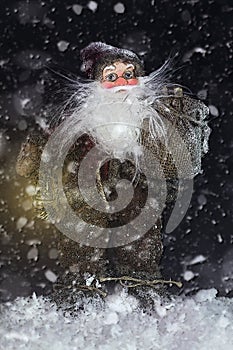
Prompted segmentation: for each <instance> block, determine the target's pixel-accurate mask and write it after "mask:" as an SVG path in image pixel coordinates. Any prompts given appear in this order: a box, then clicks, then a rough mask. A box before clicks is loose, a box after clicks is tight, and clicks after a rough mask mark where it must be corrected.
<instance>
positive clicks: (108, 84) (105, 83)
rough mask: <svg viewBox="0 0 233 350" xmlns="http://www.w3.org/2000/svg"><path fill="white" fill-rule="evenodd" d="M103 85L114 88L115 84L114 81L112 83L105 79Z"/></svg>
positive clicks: (106, 87)
mask: <svg viewBox="0 0 233 350" xmlns="http://www.w3.org/2000/svg"><path fill="white" fill-rule="evenodd" d="M101 85H102V87H103V88H105V89H111V88H113V87H114V86H115V85H114V82H112V83H111V82H109V81H104V82H103V83H102V84H101Z"/></svg>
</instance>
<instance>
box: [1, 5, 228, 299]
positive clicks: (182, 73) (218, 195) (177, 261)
mask: <svg viewBox="0 0 233 350" xmlns="http://www.w3.org/2000/svg"><path fill="white" fill-rule="evenodd" d="M122 4H123V5H122ZM74 5H75V6H74ZM116 5H117V6H116ZM119 12H121V13H119ZM232 18H233V4H232V2H231V1H230V0H229V1H227V0H216V1H210V0H207V1H198V0H187V1H166V0H160V1H157V0H155V1H153V0H151V1H145V0H132V1H126V0H122V1H121V2H120V5H119V2H118V1H117V0H116V1H109V0H108V1H103V0H98V1H96V2H93V1H91V2H89V1H86V0H77V2H76V1H75V0H73V1H65V0H62V1H58V0H57V1H55V0H50V1H46V2H45V1H39V0H29V1H12V0H1V3H0V34H1V37H0V123H1V127H0V178H1V180H0V181H1V193H0V197H1V198H0V201H1V202H0V203H1V209H0V220H1V221H0V223H1V226H0V254H1V255H0V300H3V301H5V300H9V299H12V298H15V297H16V296H23V295H29V294H31V292H32V291H36V292H37V293H38V294H47V293H49V292H50V291H51V288H52V282H53V281H55V278H56V276H57V274H58V273H59V271H60V267H59V264H58V262H57V259H56V256H57V251H56V237H57V235H58V233H57V232H56V230H55V229H54V227H53V226H52V225H49V224H46V223H45V222H42V221H41V220H38V219H36V220H34V218H33V210H32V209H31V205H32V197H31V196H29V194H28V193H29V192H30V188H28V187H27V186H28V183H27V182H26V181H25V180H24V179H21V178H20V177H19V176H17V175H16V173H15V168H14V167H15V161H16V157H17V153H18V152H19V149H20V144H21V142H22V141H23V140H24V139H25V137H26V135H27V134H28V133H30V132H31V131H32V130H34V129H38V128H39V125H41V123H45V122H46V120H47V118H49V115H48V114H49V113H48V112H47V111H48V109H47V108H45V106H47V105H52V110H53V113H54V112H56V108H57V109H58V105H59V103H61V102H62V100H64V99H66V98H67V96H68V90H69V88H68V87H67V81H66V80H65V79H62V78H61V77H60V76H58V75H57V74H55V73H53V72H52V71H51V69H48V67H47V66H49V67H52V68H53V69H54V70H55V71H56V72H59V74H64V75H66V76H70V77H71V76H72V77H75V76H80V75H82V73H81V71H80V64H81V63H80V59H79V51H80V50H81V49H82V48H83V47H85V46H86V45H88V44H89V43H90V42H91V41H96V40H100V41H104V42H107V43H109V44H112V45H114V46H120V47H125V48H128V49H131V50H134V51H135V52H137V53H138V54H139V55H140V56H141V57H142V58H143V60H144V61H145V65H146V72H147V73H150V72H151V71H153V70H155V69H157V68H159V67H160V65H161V64H163V63H164V61H165V60H166V59H167V57H168V56H169V54H170V53H171V51H173V50H175V51H178V52H179V58H178V61H177V64H176V66H177V67H179V68H180V69H178V70H176V71H175V72H174V76H173V81H174V82H177V83H180V84H182V85H184V86H187V87H189V88H190V90H191V91H192V92H193V93H194V94H197V95H198V97H199V98H201V99H203V100H204V101H205V103H206V104H207V105H208V106H210V111H211V114H210V126H211V128H212V134H211V137H210V151H209V153H208V154H207V155H206V157H205V159H204V160H203V170H204V172H203V174H201V175H199V176H198V177H196V179H195V191H194V193H193V198H192V203H191V205H190V208H189V211H188V212H187V214H186V217H185V219H184V220H183V222H182V223H181V224H180V225H179V227H178V228H177V229H176V230H175V231H174V232H172V233H171V234H169V235H164V245H165V251H164V257H163V260H162V267H163V274H164V277H165V278H172V279H176V280H183V277H185V280H186V281H185V280H184V289H183V290H184V291H185V293H186V294H188V293H193V292H195V291H196V290H198V289H200V288H211V287H215V288H217V289H218V291H219V295H227V296H232V295H233V292H232V290H233V245H232V243H233V216H232V213H233V181H232V171H233V137H232V132H233V119H232V108H231V107H232V106H231V102H232V85H233V79H232V78H233V77H232V52H233V43H232V28H231V23H232ZM22 226H23V227H22ZM196 257H198V259H197V261H199V262H197V263H195V261H193V259H194V258H196ZM187 271H191V272H188V273H187ZM189 278H191V280H190V281H187V279H189ZM173 292H174V293H178V292H177V289H174V290H173Z"/></svg>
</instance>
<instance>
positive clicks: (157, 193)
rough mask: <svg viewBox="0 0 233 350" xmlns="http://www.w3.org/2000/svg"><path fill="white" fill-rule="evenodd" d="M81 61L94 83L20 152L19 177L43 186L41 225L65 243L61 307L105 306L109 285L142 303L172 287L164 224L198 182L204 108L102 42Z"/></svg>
mask: <svg viewBox="0 0 233 350" xmlns="http://www.w3.org/2000/svg"><path fill="white" fill-rule="evenodd" d="M81 58H82V61H83V65H82V69H83V71H84V72H85V73H86V74H87V76H88V78H89V79H88V80H87V81H81V80H77V82H76V83H75V93H74V95H73V96H72V98H71V99H70V100H69V103H67V105H68V108H65V109H64V112H63V114H62V115H61V116H58V118H57V120H56V123H55V124H54V125H51V127H50V129H49V130H46V131H45V134H44V135H36V136H30V137H29V138H28V140H27V142H26V143H24V144H23V146H22V149H21V152H20V154H19V156H18V161H17V172H18V174H20V175H22V176H26V177H30V178H31V179H33V181H34V182H35V183H36V184H37V185H38V184H39V186H40V190H41V194H40V195H41V203H42V216H43V215H44V216H45V217H47V218H48V219H50V220H53V222H54V223H55V225H56V226H57V227H58V228H59V230H60V231H61V232H62V233H63V235H62V234H61V240H60V245H59V246H60V261H61V263H62V265H63V266H64V267H65V268H66V273H65V275H64V276H61V278H60V284H59V286H57V290H56V292H55V294H54V298H55V300H56V301H58V302H62V301H66V302H67V301H69V302H71V303H76V302H78V300H80V299H81V298H82V296H83V295H93V296H94V295H100V296H105V295H106V294H107V293H108V292H109V282H111V283H113V284H114V285H115V284H116V285H119V284H120V285H121V286H122V288H127V290H128V291H129V293H132V294H134V295H136V296H138V297H139V298H140V300H142V301H143V302H144V301H147V300H151V299H150V298H149V297H148V296H149V294H150V292H151V291H152V290H153V291H156V292H157V293H159V294H163V292H164V288H163V287H164V285H165V284H166V283H168V282H169V281H164V280H163V279H162V276H161V273H160V269H159V263H160V259H161V255H162V251H163V248H162V236H161V229H162V224H161V215H162V212H163V209H164V208H165V207H166V206H167V205H168V204H169V203H173V207H175V203H176V201H177V200H180V201H181V202H182V198H183V197H182V186H183V185H184V181H185V180H189V181H191V182H192V179H193V177H194V176H195V175H197V174H198V173H200V172H201V158H202V156H203V154H204V153H206V152H207V150H208V137H209V127H208V126H207V122H206V120H205V118H206V116H207V115H208V108H207V107H206V106H205V105H204V104H203V103H202V102H201V101H198V100H196V99H194V98H193V97H190V96H189V95H188V94H185V93H184V91H183V89H182V88H181V87H179V86H178V85H174V84H171V83H168V82H167V79H166V76H167V69H168V67H169V63H165V65H164V66H162V67H161V68H160V69H159V70H157V71H155V72H153V73H151V74H150V75H148V76H146V75H145V74H144V67H143V63H142V61H141V60H140V59H139V57H138V56H137V55H136V54H135V53H133V52H131V51H129V50H125V49H120V48H116V47H113V46H110V45H106V44H104V43H101V42H94V43H91V44H90V45H89V46H87V47H86V48H84V49H83V50H82V51H81ZM59 169H60V170H59ZM61 169H62V171H61ZM181 184H182V185H181ZM61 187H62V188H61ZM45 189H47V192H48V200H46V193H45V192H46V190H45ZM186 200H187V197H186ZM188 204H189V203H188ZM169 205H170V204H169ZM186 205H187V203H186ZM178 216H179V215H178ZM176 217H177V215H176ZM179 220H180V219H179V218H178V219H177V221H178V222H179ZM178 222H177V223H178ZM173 226H174V223H173ZM174 228H175V227H174ZM174 283H176V282H174ZM111 287H112V285H111Z"/></svg>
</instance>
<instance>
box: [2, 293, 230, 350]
mask: <svg viewBox="0 0 233 350" xmlns="http://www.w3.org/2000/svg"><path fill="white" fill-rule="evenodd" d="M216 294H217V291H216V290H215V289H210V290H202V291H199V292H198V294H196V295H195V296H194V297H181V296H180V297H176V298H173V299H172V300H170V301H162V300H161V299H159V298H157V299H156V302H155V303H156V307H155V310H154V311H151V312H150V313H149V312H143V311H142V310H140V309H139V308H138V307H137V306H138V305H137V301H136V299H134V298H133V297H131V296H128V295H127V294H126V293H125V292H121V293H118V294H115V295H111V296H108V297H107V299H106V303H105V305H104V306H102V307H98V306H96V305H93V304H92V303H87V304H86V306H85V308H84V310H83V311H80V313H78V314H76V316H71V315H70V314H68V313H64V311H63V310H61V309H59V310H58V309H57V308H56V307H55V305H54V304H53V303H51V302H50V301H48V300H46V299H45V298H43V297H36V296H35V295H33V297H32V298H19V299H17V300H15V301H14V302H9V303H6V304H3V305H2V306H1V318H0V339H1V342H0V349H4V350H12V349H17V350H20V349H28V350H37V349H38V350H48V349H49V350H53V349H54V350H73V349H74V350H77V349H85V350H92V349H93V350H94V349H95V350H96V349H101V350H108V349H109V350H110V349H117V350H118V349H121V350H136V349H140V350H143V349H146V350H149V349H153V350H156V349H159V350H175V349H179V350H187V349H188V350H197V349H201V350H208V349H211V350H221V349H222V350H223V349H224V350H232V349H233V299H227V298H217V297H216Z"/></svg>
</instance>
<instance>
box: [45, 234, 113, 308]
mask: <svg viewBox="0 0 233 350" xmlns="http://www.w3.org/2000/svg"><path fill="white" fill-rule="evenodd" d="M60 262H61V265H62V266H63V267H64V268H65V269H66V271H65V273H64V274H63V275H62V276H60V277H59V279H58V281H57V283H56V285H55V287H54V293H53V294H52V296H51V298H52V299H53V300H54V301H55V302H56V304H57V305H58V306H62V307H63V308H64V307H65V309H66V310H70V311H71V312H75V311H77V310H80V309H83V308H84V305H85V304H87V303H88V301H92V302H93V301H95V302H96V303H97V304H99V305H102V302H103V299H104V298H105V296H106V295H107V289H106V288H105V286H104V285H101V283H100V278H101V277H103V276H105V275H106V274H107V269H108V263H109V261H108V259H107V256H106V250H105V249H101V248H93V247H89V246H81V245H80V244H79V243H77V242H75V241H73V240H71V239H69V238H63V239H62V241H61V242H60Z"/></svg>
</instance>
